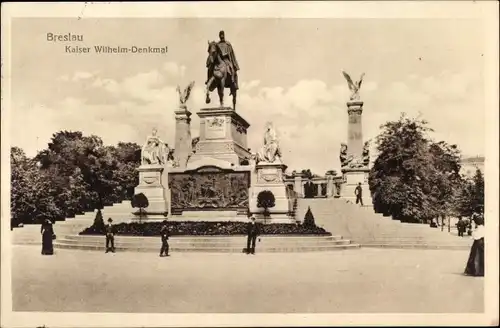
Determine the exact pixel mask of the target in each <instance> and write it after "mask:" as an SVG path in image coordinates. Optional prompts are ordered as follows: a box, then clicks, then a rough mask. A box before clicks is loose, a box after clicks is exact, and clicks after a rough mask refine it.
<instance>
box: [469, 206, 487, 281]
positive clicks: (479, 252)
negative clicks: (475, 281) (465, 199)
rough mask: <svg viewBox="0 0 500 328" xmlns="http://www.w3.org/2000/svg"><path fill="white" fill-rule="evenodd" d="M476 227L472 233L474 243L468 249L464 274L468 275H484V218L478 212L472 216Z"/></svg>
mask: <svg viewBox="0 0 500 328" xmlns="http://www.w3.org/2000/svg"><path fill="white" fill-rule="evenodd" d="M473 219H474V222H475V223H476V224H477V229H476V230H474V232H473V233H472V238H473V239H474V243H473V244H472V248H471V250H470V255H469V260H468V261H467V266H466V267H465V272H464V274H466V275H468V276H475V277H484V218H483V217H482V216H480V215H478V214H476V215H474V217H473Z"/></svg>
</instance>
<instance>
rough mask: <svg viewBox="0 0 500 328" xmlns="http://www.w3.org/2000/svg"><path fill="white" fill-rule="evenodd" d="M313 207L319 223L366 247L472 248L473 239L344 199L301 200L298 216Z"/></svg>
mask: <svg viewBox="0 0 500 328" xmlns="http://www.w3.org/2000/svg"><path fill="white" fill-rule="evenodd" d="M308 207H310V208H311V211H312V213H313V215H314V218H315V221H316V224H317V225H318V226H320V227H323V228H324V229H326V230H327V231H329V232H331V233H332V234H334V235H342V236H344V238H347V239H350V240H352V241H353V242H355V243H358V244H360V245H361V246H362V247H386V248H423V249H469V248H470V247H471V245H472V240H471V239H470V238H467V237H464V238H460V237H457V236H456V235H452V234H450V233H448V232H447V231H441V229H436V228H430V227H429V225H427V224H414V223H403V222H401V221H396V220H393V219H392V218H391V217H384V216H383V215H381V214H376V213H374V212H373V208H372V207H370V206H364V207H361V206H358V205H355V204H352V203H349V202H347V201H346V200H343V199H335V198H327V199H299V204H298V208H297V213H296V215H297V218H298V219H301V220H303V218H304V215H305V213H306V211H307V208H308Z"/></svg>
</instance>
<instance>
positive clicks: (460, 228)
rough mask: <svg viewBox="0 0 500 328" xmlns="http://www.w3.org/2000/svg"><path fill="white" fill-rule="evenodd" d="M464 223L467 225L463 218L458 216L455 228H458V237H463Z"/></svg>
mask: <svg viewBox="0 0 500 328" xmlns="http://www.w3.org/2000/svg"><path fill="white" fill-rule="evenodd" d="M466 225H467V223H465V222H464V220H462V218H458V222H457V230H458V236H459V237H463V236H464V232H465V230H466Z"/></svg>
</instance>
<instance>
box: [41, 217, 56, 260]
mask: <svg viewBox="0 0 500 328" xmlns="http://www.w3.org/2000/svg"><path fill="white" fill-rule="evenodd" d="M40 233H41V234H42V255H53V254H54V245H53V241H54V239H56V235H55V234H54V228H53V227H52V221H50V220H49V219H45V220H44V221H43V223H42V227H41V229H40Z"/></svg>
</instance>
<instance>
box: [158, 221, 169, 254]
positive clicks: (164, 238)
mask: <svg viewBox="0 0 500 328" xmlns="http://www.w3.org/2000/svg"><path fill="white" fill-rule="evenodd" d="M160 235H161V250H160V257H163V256H170V255H168V249H169V246H168V237H169V236H170V234H169V232H168V226H167V220H164V221H163V225H162V227H161V230H160ZM163 253H165V255H163Z"/></svg>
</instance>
